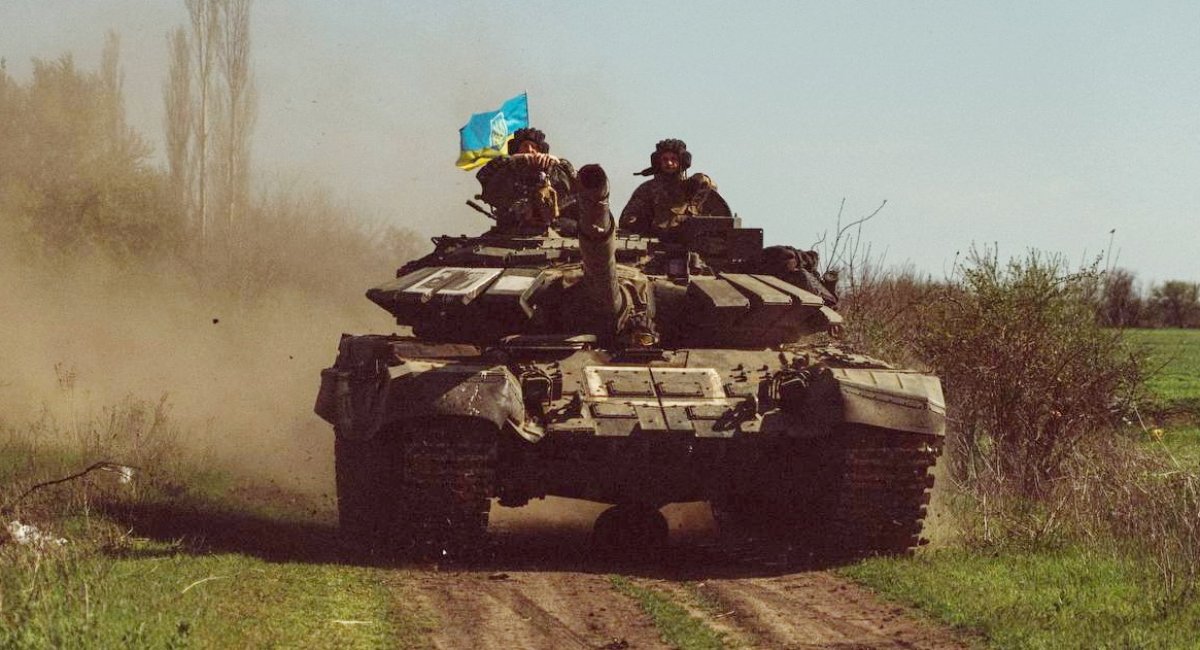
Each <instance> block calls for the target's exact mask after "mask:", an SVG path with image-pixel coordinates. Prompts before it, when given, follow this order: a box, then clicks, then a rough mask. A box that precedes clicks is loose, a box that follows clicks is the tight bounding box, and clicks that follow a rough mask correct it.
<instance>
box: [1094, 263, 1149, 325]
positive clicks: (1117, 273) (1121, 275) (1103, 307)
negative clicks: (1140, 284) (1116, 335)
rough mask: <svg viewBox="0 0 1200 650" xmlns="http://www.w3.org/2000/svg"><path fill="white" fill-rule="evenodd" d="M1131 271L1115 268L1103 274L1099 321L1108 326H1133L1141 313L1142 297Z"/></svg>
mask: <svg viewBox="0 0 1200 650" xmlns="http://www.w3.org/2000/svg"><path fill="white" fill-rule="evenodd" d="M1136 281H1137V278H1136V276H1135V275H1134V274H1133V272H1132V271H1129V270H1127V269H1123V268H1119V267H1118V268H1115V269H1112V270H1111V271H1108V272H1107V273H1106V274H1105V276H1104V288H1103V293H1102V295H1101V302H1100V318H1101V322H1102V323H1104V324H1105V325H1107V326H1109V327H1133V326H1135V325H1137V323H1138V320H1139V318H1140V317H1141V315H1142V298H1141V296H1140V295H1139V294H1138V288H1137V284H1136Z"/></svg>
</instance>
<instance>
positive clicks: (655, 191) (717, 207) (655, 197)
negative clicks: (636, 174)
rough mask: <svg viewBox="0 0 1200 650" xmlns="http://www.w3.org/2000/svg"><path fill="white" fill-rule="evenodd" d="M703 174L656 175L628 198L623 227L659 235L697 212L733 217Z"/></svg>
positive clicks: (713, 184) (622, 222) (622, 212)
mask: <svg viewBox="0 0 1200 650" xmlns="http://www.w3.org/2000/svg"><path fill="white" fill-rule="evenodd" d="M716 189H717V186H716V184H715V183H713V181H712V179H711V178H709V177H708V176H706V175H704V174H693V175H692V176H690V177H689V176H686V175H685V174H684V173H682V172H680V173H678V174H670V175H668V174H655V175H654V178H652V179H650V180H648V181H646V182H645V183H642V184H641V185H639V186H638V188H637V189H636V190H634V191H633V196H630V197H629V203H627V204H625V209H624V210H622V211H621V228H622V229H624V230H628V231H630V232H634V233H639V234H642V235H659V234H662V233H663V232H666V231H668V230H671V229H672V228H675V227H676V226H678V225H679V224H681V223H683V222H684V221H686V220H687V218H688V217H691V216H695V215H711V216H723V217H729V216H733V213H732V212H730V210H729V205H728V204H727V203H725V200H724V199H722V198H721V196H720V195H719V194H717V193H716V191H715V190H716Z"/></svg>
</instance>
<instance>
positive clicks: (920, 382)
mask: <svg viewBox="0 0 1200 650" xmlns="http://www.w3.org/2000/svg"><path fill="white" fill-rule="evenodd" d="M833 376H834V378H835V379H836V380H837V383H838V389H839V392H840V393H841V402H842V409H843V413H842V417H843V419H844V420H845V421H846V422H855V423H858V424H866V425H870V426H876V427H882V428H887V429H898V430H900V431H911V432H913V433H923V434H929V435H935V436H941V435H945V433H946V399H945V397H943V395H942V383H941V381H939V380H938V378H937V377H934V376H933V375H924V374H920V373H915V372H906V371H897V370H879V369H863V368H837V369H834V370H833Z"/></svg>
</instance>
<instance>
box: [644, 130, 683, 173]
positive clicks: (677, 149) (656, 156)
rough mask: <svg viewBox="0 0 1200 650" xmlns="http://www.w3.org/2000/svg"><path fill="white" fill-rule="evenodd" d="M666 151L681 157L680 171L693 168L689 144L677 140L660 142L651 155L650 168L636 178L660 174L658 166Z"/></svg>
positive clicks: (668, 139)
mask: <svg viewBox="0 0 1200 650" xmlns="http://www.w3.org/2000/svg"><path fill="white" fill-rule="evenodd" d="M664 151H672V152H674V153H675V154H676V155H678V156H679V169H680V171H687V168H688V167H691V166H692V152H690V151H688V150H687V143H686V142H684V141H683V140H678V139H676V138H667V139H666V140H659V141H658V144H656V145H654V153H652V154H650V166H649V167H647V168H645V169H643V170H642V171H640V172H638V173H636V174H634V176H651V175H653V174H657V173H658V164H659V161H660V160H661V159H662V154H663V152H664Z"/></svg>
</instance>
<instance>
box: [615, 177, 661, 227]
mask: <svg viewBox="0 0 1200 650" xmlns="http://www.w3.org/2000/svg"><path fill="white" fill-rule="evenodd" d="M653 215H654V204H653V200H652V196H651V192H650V188H649V187H648V186H647V184H646V183H642V184H641V185H639V186H638V188H637V189H636V190H634V191H633V195H632V196H630V197H629V203H626V204H625V209H623V210H621V222H620V227H621V229H622V230H630V231H633V232H639V233H644V232H646V230H647V228H649V225H650V222H651V221H652V220H653Z"/></svg>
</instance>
